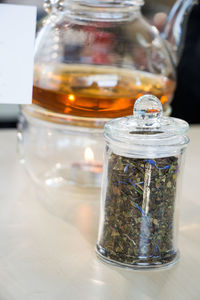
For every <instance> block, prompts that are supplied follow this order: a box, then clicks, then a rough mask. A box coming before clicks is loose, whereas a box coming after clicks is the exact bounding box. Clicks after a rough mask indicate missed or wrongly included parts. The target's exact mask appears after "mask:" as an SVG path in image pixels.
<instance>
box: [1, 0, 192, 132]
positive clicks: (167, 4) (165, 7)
mask: <svg viewBox="0 0 200 300" xmlns="http://www.w3.org/2000/svg"><path fill="white" fill-rule="evenodd" d="M174 2H175V0H145V5H144V7H143V14H144V16H145V17H146V18H147V19H148V20H150V21H151V22H152V19H153V16H154V15H155V13H157V12H165V13H168V12H169V10H170V9H171V7H172V5H173V4H174ZM0 3H10V4H23V5H37V7H38V17H37V18H38V20H40V19H41V18H42V17H43V16H45V11H44V10H43V0H28V1H27V0H4V1H0ZM174 110H175V116H178V115H176V107H175V108H174ZM18 113H19V107H18V106H17V105H3V104H0V127H1V128H8V127H15V126H16V122H17V117H18ZM178 117H181V116H178ZM182 117H183V118H184V115H183V116H182ZM186 119H187V118H186ZM187 121H189V122H190V123H197V121H195V120H193V119H192V118H191V119H187Z"/></svg>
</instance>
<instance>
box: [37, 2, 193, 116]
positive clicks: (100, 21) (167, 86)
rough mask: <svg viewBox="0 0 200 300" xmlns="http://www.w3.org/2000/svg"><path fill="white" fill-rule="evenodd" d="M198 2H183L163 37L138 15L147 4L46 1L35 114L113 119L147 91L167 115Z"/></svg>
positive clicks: (41, 30) (122, 114)
mask: <svg viewBox="0 0 200 300" xmlns="http://www.w3.org/2000/svg"><path fill="white" fill-rule="evenodd" d="M195 2H196V1H192V0H181V1H178V2H177V3H176V5H175V6H174V8H173V10H172V12H171V14H170V15H169V19H168V22H167V25H166V27H165V30H164V32H163V33H162V35H159V33H158V31H157V30H156V29H155V27H153V26H151V25H149V24H148V23H147V22H146V21H145V19H144V18H143V16H142V14H141V6H142V5H143V3H144V2H143V0H118V1H115V0H110V1H108V0H45V8H46V10H47V11H48V12H49V15H48V17H47V18H46V19H45V21H44V24H43V26H41V28H40V30H39V33H38V36H37V40H36V52H35V75H34V89H33V103H34V104H36V105H37V106H36V107H35V106H34V109H35V110H38V109H39V107H43V108H45V109H47V110H48V111H53V112H54V113H60V114H64V115H69V116H79V117H83V118H114V117H120V116H124V115H130V114H131V113H132V110H133V105H134V102H135V101H136V99H137V98H138V97H140V96H142V95H144V94H147V93H148V94H154V95H155V96H157V97H158V98H159V99H160V101H161V103H162V104H163V108H164V112H165V113H166V114H167V113H168V114H169V112H170V102H171V99H172V95H173V93H174V90H175V86H176V76H175V65H176V62H177V57H176V54H177V53H178V52H179V49H180V44H181V42H180V41H181V38H180V29H181V27H182V26H183V24H185V22H182V21H183V17H185V15H186V14H185V12H186V11H187V12H188V11H189V10H190V8H191V7H192V4H194V3H195ZM167 40H168V41H169V42H167ZM38 106H39V107H38Z"/></svg>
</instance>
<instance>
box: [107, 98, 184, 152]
mask: <svg viewBox="0 0 200 300" xmlns="http://www.w3.org/2000/svg"><path fill="white" fill-rule="evenodd" d="M188 130H189V124H188V123H187V122H185V121H183V120H181V119H177V118H171V117H165V116H163V108H162V104H161V102H160V100H159V99H158V98H156V97H155V96H153V95H144V96H142V97H140V98H139V99H138V100H136V102H135V105H134V114H133V115H132V116H128V117H123V118H118V119H113V120H111V121H109V122H108V123H106V125H105V131H104V135H105V138H106V140H108V141H110V142H112V143H118V145H119V146H121V147H129V148H130V149H131V147H133V145H139V146H151V147H153V148H155V147H158V148H157V150H158V151H159V152H161V153H162V152H163V151H164V152H166V151H167V149H166V146H167V147H168V150H169V147H172V146H174V147H176V148H177V147H179V148H180V147H183V146H184V145H186V144H188V142H189V139H188V138H187V137H186V136H185V135H184V134H185V133H186V132H187V131H188ZM162 147H163V148H162ZM164 148H165V149H164ZM140 150H141V151H143V152H144V153H145V152H146V151H148V149H147V148H146V149H145V147H143V148H141V149H140Z"/></svg>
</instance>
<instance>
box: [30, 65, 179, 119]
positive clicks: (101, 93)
mask: <svg viewBox="0 0 200 300" xmlns="http://www.w3.org/2000/svg"><path fill="white" fill-rule="evenodd" d="M41 74H42V76H41ZM174 89H175V82H174V81H172V80H169V79H168V78H167V77H165V76H162V75H155V74H151V73H147V72H143V71H138V70H137V71H134V70H128V69H120V68H114V67H103V66H89V65H88V66H86V65H81V64H80V65H67V64H58V65H57V66H56V67H55V66H54V69H53V71H52V70H51V69H50V67H48V66H47V67H46V68H45V67H43V69H41V68H36V70H35V85H34V90H33V103H35V104H38V105H40V106H42V107H44V108H46V109H48V110H51V111H55V112H58V113H62V114H70V115H77V116H82V117H95V118H115V117H120V116H124V115H130V114H131V112H132V110H133V106H134V103H135V101H136V100H137V98H139V97H140V96H142V95H144V94H154V95H156V96H157V97H158V98H159V99H160V101H161V103H162V104H163V105H165V104H167V105H168V104H169V102H170V100H171V97H172V95H173V92H174Z"/></svg>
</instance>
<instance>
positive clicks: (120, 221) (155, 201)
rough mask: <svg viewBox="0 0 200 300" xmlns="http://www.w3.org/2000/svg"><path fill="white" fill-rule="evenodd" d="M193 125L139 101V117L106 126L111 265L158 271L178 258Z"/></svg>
mask: <svg viewBox="0 0 200 300" xmlns="http://www.w3.org/2000/svg"><path fill="white" fill-rule="evenodd" d="M188 128H189V125H188V124H187V123H186V122H185V121H183V120H180V119H175V118H169V117H163V116H162V106H161V104H160V101H159V100H158V99H157V98H156V97H154V96H151V95H146V96H143V97H141V98H139V99H138V100H137V101H136V103H135V106H134V116H129V117H124V118H118V119H114V120H112V121H110V122H108V123H107V124H106V125H105V140H106V151H105V161H104V173H103V185H102V199H101V201H102V206H101V218H100V225H99V237H98V242H97V245H96V251H97V254H98V255H99V256H100V257H101V258H102V259H104V260H105V261H107V262H110V263H114V264H118V265H121V266H128V267H132V268H136V269H137V268H155V267H163V266H167V265H170V264H173V263H174V262H176V261H177V258H178V255H179V253H178V247H177V230H178V201H177V200H178V199H177V198H178V194H179V188H180V178H181V174H182V171H181V169H182V162H183V154H184V152H185V149H186V146H187V144H188V142H189V139H188V137H187V136H185V133H186V132H187V130H188Z"/></svg>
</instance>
